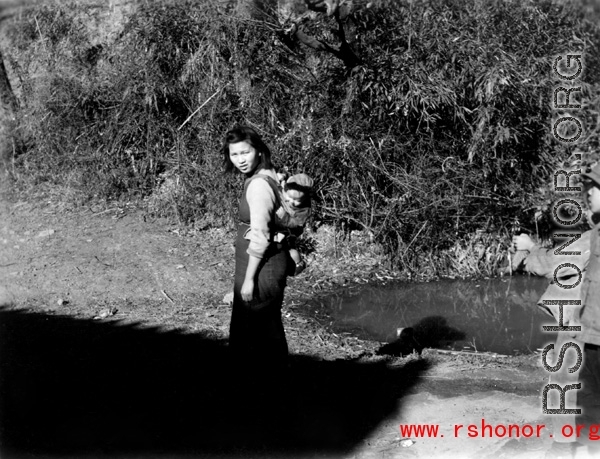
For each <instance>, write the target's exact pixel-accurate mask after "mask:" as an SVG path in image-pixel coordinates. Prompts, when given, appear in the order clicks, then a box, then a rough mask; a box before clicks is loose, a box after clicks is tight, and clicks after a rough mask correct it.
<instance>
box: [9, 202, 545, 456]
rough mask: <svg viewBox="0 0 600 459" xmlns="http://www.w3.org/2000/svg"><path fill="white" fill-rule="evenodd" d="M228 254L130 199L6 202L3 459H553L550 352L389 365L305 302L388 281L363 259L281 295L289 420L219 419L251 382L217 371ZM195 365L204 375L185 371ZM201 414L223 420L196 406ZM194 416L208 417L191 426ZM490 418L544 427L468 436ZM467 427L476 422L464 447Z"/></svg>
mask: <svg viewBox="0 0 600 459" xmlns="http://www.w3.org/2000/svg"><path fill="white" fill-rule="evenodd" d="M232 242H233V236H232V234H229V233H227V232H226V231H224V230H207V231H202V232H199V231H198V232H195V231H190V230H185V229H182V228H179V227H178V226H177V225H175V224H173V223H171V222H169V221H167V220H163V219H152V218H150V217H148V216H144V213H143V212H141V211H139V210H137V209H135V208H134V207H133V206H129V205H120V206H119V205H111V207H101V206H98V207H97V208H95V207H93V206H91V207H81V208H78V209H75V208H68V207H66V206H63V205H60V204H55V203H53V202H43V201H40V202H36V203H31V202H25V201H18V200H17V201H15V200H10V199H9V198H8V197H7V196H6V195H4V197H3V199H2V200H1V203H0V304H1V305H2V309H1V311H0V333H2V335H1V336H0V346H1V347H0V364H1V365H2V367H1V368H0V370H1V371H2V377H1V378H0V385H1V386H0V389H1V391H0V399H1V400H0V409H3V411H4V414H3V415H0V434H1V435H2V438H0V441H1V443H0V445H2V447H3V448H4V455H3V456H2V457H85V456H94V457H95V456H100V457H176V456H177V457H179V456H181V457H207V456H210V455H211V454H212V455H215V456H219V457H232V456H235V457H271V456H273V457H292V456H293V457H343V458H348V459H350V458H355V459H366V458H395V457H409V458H438V457H440V458H442V457H443V458H446V457H447V458H476V457H477V458H481V457H484V458H485V457H490V458H491V457H498V458H503V457H514V458H532V459H535V458H543V457H544V454H545V451H546V449H547V448H548V447H549V446H550V443H551V441H552V439H551V438H550V434H551V430H550V425H551V422H550V419H549V417H546V418H544V416H543V415H542V405H541V398H540V390H541V388H542V387H543V385H544V384H545V382H546V379H547V374H546V373H545V372H544V370H543V368H541V365H540V357H539V356H526V357H512V358H507V357H502V356H496V357H494V356H477V355H443V354H438V353H436V352H434V351H431V350H426V351H424V353H423V355H422V356H421V357H419V356H416V355H412V356H409V357H407V358H390V357H379V356H376V355H375V354H374V350H375V349H376V348H377V347H378V346H379V343H373V342H365V341H361V340H359V339H357V338H356V337H353V336H351V335H349V334H342V333H336V332H335V330H331V329H330V328H329V327H328V326H326V324H327V317H326V316H325V315H324V312H323V311H315V310H314V308H312V309H311V310H310V311H309V308H308V307H307V306H306V302H307V300H309V299H314V298H318V297H320V296H323V295H327V293H328V292H331V291H332V290H333V289H339V288H348V286H350V285H356V284H357V282H358V283H360V282H361V279H363V280H364V281H368V280H369V279H375V278H377V277H379V278H385V276H387V275H388V274H389V273H388V272H386V271H385V270H384V268H383V267H378V266H376V265H374V264H373V265H372V266H371V267H370V268H369V269H370V272H369V273H365V272H364V267H363V268H362V269H363V271H362V272H363V276H362V278H358V277H357V267H356V266H354V267H353V266H352V264H351V263H343V264H341V265H335V267H334V266H333V265H334V263H333V262H331V264H330V265H328V263H327V256H328V254H326V253H323V251H320V249H319V247H317V250H316V252H315V254H313V255H312V257H313V258H312V264H311V268H309V269H308V270H307V272H305V273H303V274H302V275H301V276H299V277H298V278H292V279H290V282H289V287H288V290H287V291H286V304H285V306H284V310H283V315H284V320H285V327H286V333H287V336H288V341H289V345H290V353H291V354H292V359H291V368H292V369H291V372H292V373H291V374H292V375H295V376H294V380H293V381H290V382H289V387H286V388H285V390H286V393H285V395H284V396H283V400H285V401H286V402H289V408H285V410H287V411H285V410H284V412H283V419H287V421H284V422H283V423H279V424H278V425H275V424H274V423H271V424H268V425H269V426H270V427H269V428H268V429H262V430H261V429H260V428H259V427H257V426H256V425H254V424H255V419H253V418H252V417H250V418H246V417H245V416H246V414H247V413H246V414H244V415H240V416H241V417H240V416H237V415H232V416H229V415H227V414H226V413H224V412H223V411H225V412H226V411H227V409H226V407H227V406H228V405H226V406H225V408H223V407H222V406H217V405H218V404H217V403H216V402H214V401H213V402H211V401H210V400H209V399H210V398H211V397H213V396H214V397H215V400H216V399H218V398H219V397H220V396H221V395H224V394H222V393H221V392H226V391H225V389H222V390H221V388H219V385H220V384H222V385H223V387H230V386H229V384H231V388H232V390H233V391H235V390H237V389H236V388H239V387H240V385H241V386H243V387H247V385H246V381H244V382H243V384H241V383H240V384H238V382H235V383H233V382H232V381H231V379H234V380H235V377H233V378H224V377H223V374H222V371H223V367H222V363H220V361H217V360H219V359H218V358H217V357H218V356H220V355H221V354H220V353H221V352H224V349H226V344H225V343H226V338H227V333H228V324H229V314H230V307H229V305H228V304H225V303H224V302H223V297H224V295H225V294H227V293H228V292H229V291H230V290H231V286H232V276H233V264H234V261H233V254H234V252H233V245H232ZM319 257H320V258H319ZM341 266H346V268H345V271H344V268H342V267H341ZM324 324H325V325H324ZM117 343H119V344H117ZM194 346H196V347H194ZM211 346H217V347H211ZM192 349H197V350H198V352H197V355H196V351H193V350H192ZM204 349H212V350H211V351H210V352H209V351H206V354H202V352H204V351H201V350H204ZM200 355H202V356H204V357H203V359H204V360H202V365H201V366H202V368H203V370H204V372H203V373H202V375H203V376H198V373H197V372H194V371H192V370H191V369H190V367H194V366H196V365H197V364H198V362H199V361H200V360H196V357H197V356H200ZM198 359H200V357H198ZM207 362H208V363H207ZM117 369H118V370H117ZM225 371H227V370H225ZM86 372H87V373H86ZM219 372H221V373H220V374H219ZM83 374H87V375H88V376H84V375H83ZM252 378H253V376H252V375H250V379H252ZM192 381H193V383H192ZM286 384H287V383H286ZM67 388H68V389H67ZM227 390H229V389H227ZM204 396H206V399H204V398H203V399H202V400H204V401H203V402H200V401H199V400H200V399H199V398H198V397H204ZM75 399H77V401H75ZM206 400H209V402H208V404H206V403H207V402H206ZM79 404H81V405H83V406H84V407H81V406H79ZM203 404H205V405H203ZM281 405H282V406H284V407H285V406H288V405H287V404H286V403H282V404H281ZM200 406H207V407H210V408H207V409H206V410H204V408H202V409H197V410H192V408H198V407H200ZM85 407H88V408H85ZM174 407H177V410H176V412H175V408H174ZM188 408H189V409H190V411H194V412H195V414H191V412H190V414H189V415H184V414H182V413H185V412H186V410H187V409H188ZM212 408H214V410H213V409H212ZM221 408H223V409H221ZM278 408H279V409H283V408H282V407H281V406H280V407H278ZM136 410H137V411H136ZM61 411H64V412H65V413H67V412H68V413H70V414H68V415H67V414H64V415H63V416H60V412H61ZM53 413H54V414H53ZM134 413H137V414H134ZM236 413H237V411H236ZM261 413H262V412H261ZM56 416H58V418H57V417H56ZM269 416H270V415H269ZM167 417H169V418H170V419H169V420H167V419H166V418H167ZM238 417H239V419H237V418H238ZM150 418H152V419H154V421H153V423H150V421H149V419H150ZM207 418H210V419H208V420H207ZM232 418H236V419H234V420H233V421H232ZM260 418H261V419H263V420H266V419H267V415H263V414H260ZM57 419H58V420H57ZM99 419H101V420H102V422H100V421H99ZM269 419H270V418H269ZM279 419H280V420H281V419H282V418H279ZM109 420H110V421H109ZM105 421H106V422H105ZM195 422H198V423H199V425H201V426H203V427H202V429H204V430H202V432H203V433H199V432H198V431H195V430H194V428H193V424H194V423H195ZM482 422H484V423H486V424H489V425H492V426H494V427H495V426H498V425H504V426H507V425H509V424H518V425H519V426H524V425H526V424H529V425H532V426H534V430H535V429H536V427H535V426H537V425H541V424H544V425H546V427H545V428H542V429H541V435H540V437H539V438H536V435H532V436H531V437H530V438H525V437H523V436H521V437H512V438H509V437H508V436H500V435H499V434H501V433H502V431H501V430H502V429H500V431H499V434H498V435H496V436H495V437H494V438H490V436H489V435H488V436H486V437H485V438H482V437H481V435H479V436H478V437H476V438H475V437H469V436H468V435H467V429H468V427H467V426H468V425H474V426H477V427H478V428H481V424H482ZM146 423H148V424H146ZM171 423H174V424H173V425H178V426H185V427H184V428H182V429H183V430H185V432H182V431H181V430H182V429H181V428H178V429H179V430H178V432H175V429H174V428H173V429H172V430H173V431H171V430H170V429H169V425H170V424H171ZM230 423H232V425H233V426H238V427H239V426H246V427H248V426H251V428H249V430H248V432H254V433H253V434H252V435H250V434H249V433H248V432H246V431H245V429H244V427H239V431H234V430H235V429H234V430H231V429H233V427H231V426H230ZM409 423H426V424H438V425H439V429H440V430H439V434H438V436H437V438H425V437H423V438H419V437H417V436H415V435H412V436H408V435H402V433H401V431H400V429H399V427H400V425H401V424H409ZM107 424H111V425H107ZM288 424H289V425H288ZM455 425H463V426H464V427H463V428H462V429H460V428H459V431H458V433H457V434H456V435H455V433H454V432H455ZM61 426H62V427H61ZM136 426H137V427H136ZM230 427H231V429H230ZM187 429H189V432H188V431H187ZM278 429H282V431H281V432H280V431H279V430H278ZM24 430H27V433H25V432H24ZM89 430H95V431H96V432H95V433H91V432H89ZM265 430H266V433H265ZM42 431H44V432H42ZM159 431H160V432H162V436H161V435H159V434H156V435H154V436H153V435H150V434H148V432H154V433H156V432H159ZM225 431H226V432H227V435H225V434H224V432H225ZM259 431H260V433H261V434H263V433H264V434H265V437H264V438H262V440H261V443H260V446H257V444H258V443H255V441H257V440H256V435H259V436H260V434H256V432H259ZM210 432H213V433H210ZM235 432H238V433H235ZM240 432H241V433H240ZM278 432H279V433H278ZM282 432H283V433H282ZM479 432H480V433H481V430H479ZM198 435H200V436H203V438H204V439H207V438H208V437H210V436H213V438H214V444H213V443H210V442H208V440H206V441H207V442H208V443H205V440H204V439H203V440H202V441H200V440H199V439H198V438H199V437H198ZM286 435H287V437H285V436H286ZM278 436H279V437H278ZM284 437H285V438H286V439H287V440H286V441H283V440H281V441H279V440H276V438H284ZM242 439H244V440H243V441H242ZM222 442H230V443H231V445H230V446H231V447H225V446H224V445H222V444H221V443H222ZM102 445H104V448H103V447H102ZM111 445H112V447H111ZM184 445H185V447H184ZM207 445H208V446H207ZM215 445H217V446H215Z"/></svg>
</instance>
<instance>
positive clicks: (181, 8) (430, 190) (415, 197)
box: [6, 0, 600, 270]
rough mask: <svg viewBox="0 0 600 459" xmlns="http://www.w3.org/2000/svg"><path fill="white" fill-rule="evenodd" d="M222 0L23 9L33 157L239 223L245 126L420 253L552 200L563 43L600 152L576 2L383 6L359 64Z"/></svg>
mask: <svg viewBox="0 0 600 459" xmlns="http://www.w3.org/2000/svg"><path fill="white" fill-rule="evenodd" d="M207 3H208V2H194V1H191V0H189V1H181V2H180V1H177V2H170V1H169V2H168V1H163V2H159V1H156V2H144V3H143V4H140V5H139V6H138V7H137V8H136V9H135V10H132V11H130V12H129V13H128V14H127V18H126V21H125V22H124V24H123V26H122V27H121V28H120V29H119V31H118V33H114V34H112V35H110V34H107V33H101V32H100V33H99V30H101V29H97V28H94V27H93V26H92V25H91V24H96V23H97V22H98V21H100V19H99V18H100V17H101V16H100V14H101V13H103V11H102V10H98V9H97V8H95V7H92V6H85V5H83V6H82V5H80V4H77V5H66V6H61V5H60V4H55V5H45V6H41V7H35V8H31V9H28V10H26V11H25V12H24V14H23V15H21V16H19V17H17V18H15V19H14V21H13V23H12V25H11V27H10V30H9V32H8V39H9V42H10V47H9V49H8V50H7V52H6V55H7V56H8V60H9V63H10V64H11V68H12V70H13V72H14V74H15V75H16V77H17V79H18V81H19V82H20V88H21V95H20V99H21V107H22V108H21V112H20V113H19V115H18V119H19V122H20V130H21V132H22V133H23V134H22V135H23V137H24V138H28V139H35V142H34V143H33V144H32V143H31V142H29V143H27V145H28V147H27V149H26V150H24V151H22V152H21V153H20V154H19V155H18V156H17V157H16V164H17V167H19V168H21V170H26V171H27V174H28V177H36V180H37V181H40V180H43V181H49V182H61V183H63V184H65V183H68V185H69V186H72V187H75V188H77V189H79V190H81V192H82V193H85V194H86V196H89V197H100V198H103V199H118V198H122V197H127V198H133V197H136V198H145V199H146V200H147V201H146V202H147V203H148V205H149V210H150V211H152V212H156V213H167V214H171V215H176V217H177V218H178V219H179V221H181V222H182V223H189V222H194V221H195V222H202V224H201V225H200V226H202V227H205V226H210V225H224V224H230V223H232V222H233V221H234V220H235V214H236V210H237V206H236V200H237V197H238V195H239V192H240V181H239V178H238V177H235V176H225V175H223V174H222V173H221V171H222V168H221V166H222V159H221V157H220V153H219V151H220V148H221V137H222V135H223V133H224V132H225V131H226V130H227V129H229V128H230V127H231V126H232V125H234V124H236V123H240V122H241V123H246V124H249V125H251V126H254V127H256V128H257V129H258V130H259V132H260V133H261V134H262V135H263V136H264V138H265V140H266V141H267V143H269V144H270V145H271V146H272V147H273V151H274V153H275V161H276V163H277V164H278V165H280V166H285V167H286V168H287V169H288V170H289V171H290V172H296V171H299V170H303V171H305V172H307V173H309V174H311V175H312V176H314V177H315V180H316V183H317V185H318V186H317V190H316V200H317V207H316V215H315V222H316V223H317V224H318V223H320V222H325V223H335V224H337V225H339V226H342V227H343V228H346V229H348V230H352V229H353V228H362V229H367V230H369V231H370V232H371V233H372V234H373V235H374V237H375V238H376V239H377V240H379V241H380V242H382V243H383V244H384V245H385V247H386V248H387V250H388V252H389V254H390V255H391V256H392V257H394V258H395V260H396V261H397V262H398V263H399V264H400V265H405V266H409V265H410V266H413V265H414V266H416V265H423V264H427V263H428V262H427V260H426V259H425V258H426V257H425V258H424V255H423V254H425V253H427V254H430V253H431V251H432V250H434V251H440V250H442V251H443V250H448V251H451V250H458V249H457V247H459V248H460V247H463V246H464V247H470V246H471V245H470V244H472V241H474V240H478V241H479V240H483V239H482V237H480V236H475V235H480V234H481V233H482V232H484V233H488V234H492V235H496V236H498V235H503V236H502V237H506V235H509V234H511V233H512V232H513V231H515V230H517V229H519V228H521V227H522V228H524V229H529V230H531V231H533V230H534V228H535V225H536V218H537V217H539V215H543V214H544V212H545V213H546V215H547V211H548V207H549V206H548V200H549V193H550V191H549V186H550V185H551V179H550V177H551V174H552V173H553V172H554V170H555V169H556V168H557V167H558V166H559V165H560V164H561V163H562V162H563V161H566V160H568V159H569V158H570V157H571V154H572V153H573V148H574V147H572V146H570V147H565V146H564V144H559V143H558V142H556V141H553V139H552V135H551V127H550V126H551V122H550V119H551V117H552V116H553V112H552V111H551V102H552V89H553V87H554V85H556V82H555V80H554V79H553V77H552V73H551V62H552V57H553V56H555V55H556V54H559V53H564V52H566V51H569V52H573V51H577V52H581V53H583V54H584V56H585V59H586V71H585V73H584V75H583V77H582V83H581V85H582V87H583V99H584V101H583V104H584V107H583V108H582V110H581V112H580V115H581V116H582V117H584V118H585V119H586V121H587V123H588V124H587V125H586V136H585V138H582V139H581V140H580V141H579V143H578V145H577V147H578V148H579V149H581V150H583V151H590V150H594V149H596V148H597V147H598V140H597V127H596V125H595V122H596V120H595V118H594V117H595V113H596V112H597V109H598V102H599V101H598V88H599V87H600V54H599V53H598V45H599V44H600V28H599V27H598V26H597V25H596V22H594V21H592V20H591V19H590V20H588V19H587V18H586V17H584V11H585V10H584V9H582V8H581V7H578V6H576V5H572V4H559V3H555V2H550V1H543V0H537V1H534V2H528V3H526V4H521V3H520V2H516V1H492V2H479V1H476V0H469V1H466V2H460V1H458V0H430V1H428V2H419V3H415V2H397V1H387V0H380V1H379V2H371V3H369V4H368V5H363V6H361V7H360V8H359V9H358V10H357V11H356V12H355V13H354V15H353V17H352V22H351V23H350V25H349V26H348V27H349V30H348V36H349V37H350V40H351V46H352V47H353V48H354V49H355V51H356V52H357V54H358V55H360V57H361V59H362V61H363V64H362V65H360V66H357V67H355V68H354V69H352V70H351V71H348V70H347V69H346V68H345V67H344V65H343V63H341V62H340V61H337V60H336V59H335V58H334V57H333V56H331V55H328V54H319V53H317V52H315V51H314V50H311V49H307V48H300V47H297V48H294V49H290V48H289V47H288V45H290V46H291V44H290V43H289V41H287V40H283V39H282V35H281V32H280V31H277V30H274V29H273V28H272V26H270V25H269V24H267V23H259V22H256V21H244V20H242V19H236V18H232V17H231V16H224V15H222V14H220V13H218V12H217V11H216V10H214V9H212V7H211V6H210V5H209V4H207ZM328 21H331V19H327V18H321V19H320V22H316V23H313V24H312V25H311V26H310V27H312V28H313V29H314V30H315V31H317V32H318V30H321V31H323V30H325V29H326V28H327V27H329V26H330V25H331V24H329V22H328ZM544 222H546V223H544ZM538 223H540V224H542V226H544V225H545V227H549V226H550V224H551V223H550V220H549V219H542V220H540V222H538ZM538 229H539V228H538ZM494 237H495V236H490V237H489V238H488V239H489V240H494V241H495V240H496V239H494ZM484 239H485V238H484ZM486 240H487V239H486ZM461 241H462V242H461ZM495 243H496V242H494V244H495ZM436 253H437V252H436ZM494 253H496V252H494ZM431 256H437V255H435V254H431ZM500 256H501V254H500V253H499V252H498V257H500ZM430 258H431V257H430ZM490 263H492V262H490ZM494 263H495V262H494ZM411 269H412V268H411ZM415 269H418V268H415ZM457 270H458V268H457Z"/></svg>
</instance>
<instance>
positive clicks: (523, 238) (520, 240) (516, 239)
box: [512, 234, 535, 251]
mask: <svg viewBox="0 0 600 459" xmlns="http://www.w3.org/2000/svg"><path fill="white" fill-rule="evenodd" d="M512 243H513V246H514V248H515V249H516V250H527V251H531V249H532V248H533V246H534V245H535V242H533V239H531V238H530V237H529V235H527V234H519V235H518V236H513V238H512Z"/></svg>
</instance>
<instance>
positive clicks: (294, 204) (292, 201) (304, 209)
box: [276, 174, 314, 276]
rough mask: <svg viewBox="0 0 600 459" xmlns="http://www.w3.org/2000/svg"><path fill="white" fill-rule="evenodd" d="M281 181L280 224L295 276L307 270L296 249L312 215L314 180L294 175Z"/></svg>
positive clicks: (278, 212)
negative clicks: (298, 240)
mask: <svg viewBox="0 0 600 459" xmlns="http://www.w3.org/2000/svg"><path fill="white" fill-rule="evenodd" d="M280 178H281V179H282V180H281V196H282V198H283V199H282V200H281V207H280V208H279V209H277V212H276V214H277V217H278V220H279V221H278V224H279V226H280V227H282V228H284V230H283V231H284V233H285V234H283V233H281V234H282V237H283V238H286V239H287V241H288V247H289V253H290V257H291V258H292V260H294V263H295V264H296V269H295V272H294V276H296V275H298V274H300V273H301V272H302V271H304V269H305V268H306V263H305V262H304V260H303V259H302V257H301V255H300V252H298V249H296V238H297V237H298V236H300V235H301V234H302V231H303V230H304V225H305V224H306V221H307V220H308V218H309V217H310V214H311V198H310V195H311V192H312V188H313V184H314V182H313V179H312V178H310V177H309V176H308V175H306V174H296V175H292V176H291V177H290V178H288V179H287V180H285V179H284V176H280Z"/></svg>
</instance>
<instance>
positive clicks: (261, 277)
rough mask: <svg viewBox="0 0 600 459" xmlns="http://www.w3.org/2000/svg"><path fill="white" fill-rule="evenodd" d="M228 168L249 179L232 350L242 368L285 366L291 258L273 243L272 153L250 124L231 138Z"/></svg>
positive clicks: (276, 201)
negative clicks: (286, 299)
mask: <svg viewBox="0 0 600 459" xmlns="http://www.w3.org/2000/svg"><path fill="white" fill-rule="evenodd" d="M223 156H224V161H225V170H226V171H233V170H234V169H237V170H238V171H240V172H242V173H243V174H244V175H245V176H246V181H245V183H244V192H243V194H242V197H241V199H240V207H239V220H240V223H239V226H238V232H237V239H236V244H235V245H236V247H235V284H234V288H233V309H232V312H231V324H230V329H229V346H230V349H231V350H232V352H233V353H234V356H235V357H236V358H238V359H239V363H240V364H252V365H260V366H262V365H264V366H266V367H270V368H278V367H285V365H286V360H287V355H288V346H287V341H286V338H285V331H284V329H283V323H282V320H281V305H282V303H283V293H284V290H285V285H286V272H287V270H288V263H289V255H288V252H287V250H286V249H285V247H283V246H282V245H281V244H278V243H276V242H273V235H274V233H275V211H276V210H277V208H278V207H279V205H280V197H279V193H278V190H277V174H276V172H275V169H274V167H273V164H272V162H271V152H270V151H269V148H268V147H267V146H266V145H265V143H264V142H263V141H262V139H261V138H260V136H259V135H258V134H257V133H256V132H255V131H254V130H253V129H252V128H249V127H246V126H238V127H236V128H234V129H232V130H230V131H229V132H227V134H226V135H225V142H224V146H223Z"/></svg>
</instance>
